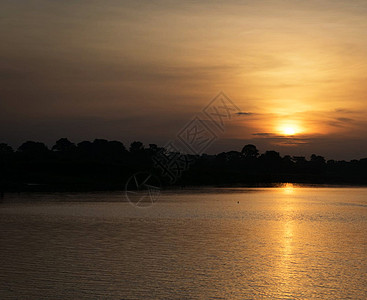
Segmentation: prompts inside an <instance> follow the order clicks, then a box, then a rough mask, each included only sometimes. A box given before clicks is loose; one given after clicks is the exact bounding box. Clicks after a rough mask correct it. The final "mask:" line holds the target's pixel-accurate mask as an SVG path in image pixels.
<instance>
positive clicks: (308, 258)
mask: <svg viewBox="0 0 367 300" xmlns="http://www.w3.org/2000/svg"><path fill="white" fill-rule="evenodd" d="M0 299H367V189H366V188H306V187H293V186H291V185H288V186H284V187H281V188H266V189H260V188H251V189H242V188H239V189H208V188H206V189H200V190H182V191H165V192H162V194H161V196H160V198H159V199H158V201H157V202H156V203H155V204H154V205H153V206H152V207H147V208H136V207H134V206H132V205H131V204H130V203H129V202H126V200H125V199H124V196H123V195H122V194H121V193H84V194H20V195H18V194H8V195H5V198H4V200H3V203H0Z"/></svg>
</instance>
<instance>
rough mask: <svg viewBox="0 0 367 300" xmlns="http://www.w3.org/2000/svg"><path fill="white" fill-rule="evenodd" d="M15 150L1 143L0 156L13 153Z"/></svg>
mask: <svg viewBox="0 0 367 300" xmlns="http://www.w3.org/2000/svg"><path fill="white" fill-rule="evenodd" d="M13 152H14V150H13V148H12V147H10V146H9V145H8V144H5V143H0V154H9V153H13Z"/></svg>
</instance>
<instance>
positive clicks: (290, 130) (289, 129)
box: [283, 127, 296, 135]
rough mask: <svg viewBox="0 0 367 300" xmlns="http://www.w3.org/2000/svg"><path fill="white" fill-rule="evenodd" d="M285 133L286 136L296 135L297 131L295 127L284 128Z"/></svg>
mask: <svg viewBox="0 0 367 300" xmlns="http://www.w3.org/2000/svg"><path fill="white" fill-rule="evenodd" d="M283 133H284V134H286V135H294V134H295V133H296V130H295V129H294V128H293V127H284V128H283Z"/></svg>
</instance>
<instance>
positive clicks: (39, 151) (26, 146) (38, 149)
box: [18, 141, 48, 156]
mask: <svg viewBox="0 0 367 300" xmlns="http://www.w3.org/2000/svg"><path fill="white" fill-rule="evenodd" d="M18 151H19V152H21V153H24V154H29V155H37V156H38V155H43V154H45V153H47V152H48V148H47V146H46V145H45V144H44V143H40V142H33V141H27V142H25V143H23V144H22V145H21V146H20V147H19V148H18Z"/></svg>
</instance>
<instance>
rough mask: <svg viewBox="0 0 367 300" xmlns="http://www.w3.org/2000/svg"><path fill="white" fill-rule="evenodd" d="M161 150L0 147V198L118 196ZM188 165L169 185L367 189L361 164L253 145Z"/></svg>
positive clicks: (117, 145) (101, 144)
mask: <svg viewBox="0 0 367 300" xmlns="http://www.w3.org/2000/svg"><path fill="white" fill-rule="evenodd" d="M161 150H164V149H163V148H161V147H159V146H157V145H156V144H150V145H149V147H145V146H144V144H143V143H142V142H140V141H134V142H132V143H131V144H130V146H129V151H128V150H126V147H125V146H124V144H123V143H121V142H119V141H108V140H105V139H95V140H94V141H93V142H91V141H82V142H80V143H78V144H77V145H76V144H74V143H73V142H71V141H69V140H68V139H67V138H61V139H59V140H57V141H56V143H55V145H53V146H52V147H51V150H50V149H48V148H47V146H46V145H45V144H43V143H41V142H34V141H27V142H25V143H23V144H22V145H21V146H20V147H19V148H18V149H17V151H14V150H13V149H12V148H11V147H10V146H9V145H7V144H5V143H0V168H1V172H0V192H3V191H32V190H37V191H42V190H45V191H63V190H67V191H77V190H84V191H85V190H116V189H117V190H122V189H123V188H124V184H125V182H126V180H127V179H128V178H129V177H130V176H131V174H133V173H135V172H138V171H146V170H150V171H152V172H155V173H156V174H157V175H160V176H161V179H162V182H163V184H165V185H169V184H170V183H169V181H168V180H167V178H165V177H164V176H162V174H161V173H160V172H159V170H158V169H155V168H154V164H153V159H152V158H153V157H154V156H155V155H156V154H157V153H159V152H160V151H161ZM189 159H190V161H194V162H193V163H192V164H191V165H190V168H188V169H187V170H186V171H185V172H183V173H182V176H181V177H179V178H177V181H176V182H175V185H240V186H249V185H268V184H277V183H282V182H294V183H323V184H367V158H364V159H360V160H352V161H350V162H346V161H335V160H328V161H326V160H325V158H324V157H322V156H319V155H316V154H312V155H311V156H310V159H309V160H307V159H306V158H305V157H303V156H289V155H285V156H283V157H282V156H281V155H280V154H279V153H278V152H276V151H272V150H269V151H265V152H264V153H262V154H261V155H260V154H259V150H258V149H257V148H256V146H255V145H252V144H248V145H245V146H244V147H243V148H242V150H241V151H234V150H232V151H228V152H222V153H219V154H217V155H208V154H202V155H200V156H198V155H190V156H189Z"/></svg>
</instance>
